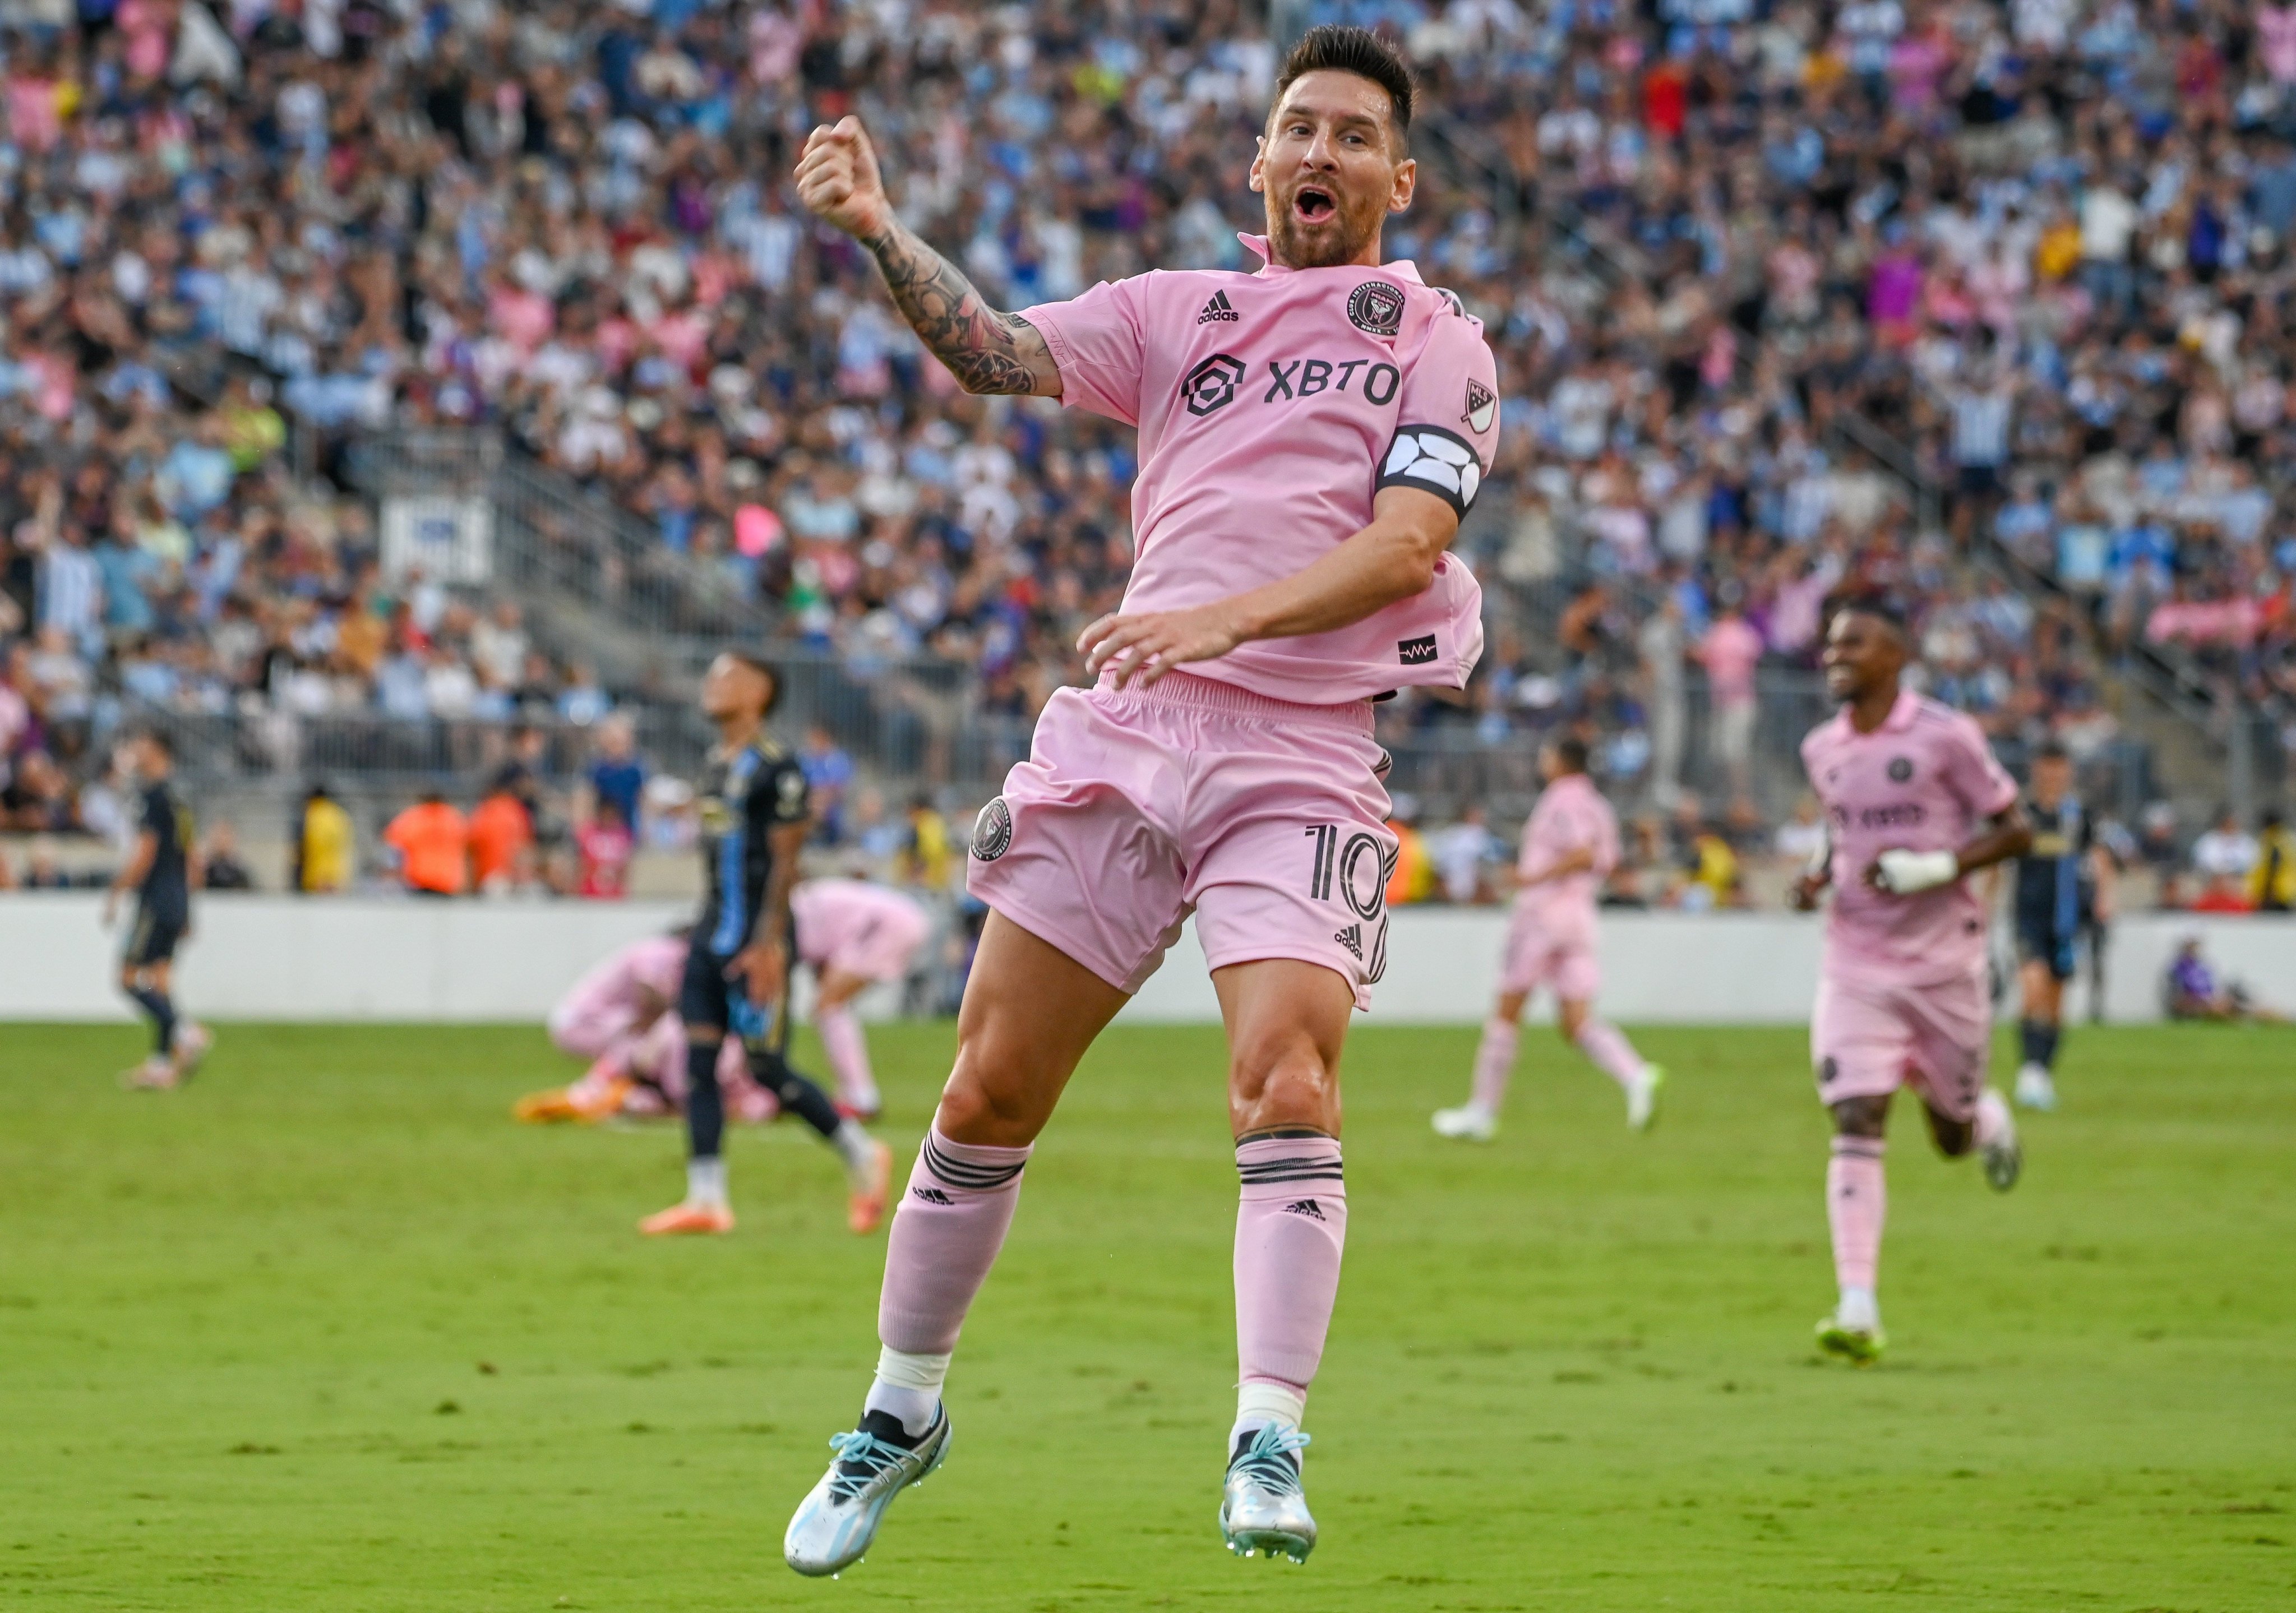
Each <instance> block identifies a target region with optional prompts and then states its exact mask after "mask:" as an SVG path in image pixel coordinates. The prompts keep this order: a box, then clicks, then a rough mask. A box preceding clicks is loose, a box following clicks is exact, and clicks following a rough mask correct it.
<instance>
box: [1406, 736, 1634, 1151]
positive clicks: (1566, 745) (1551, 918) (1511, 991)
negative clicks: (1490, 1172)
mask: <svg viewBox="0 0 2296 1613" xmlns="http://www.w3.org/2000/svg"><path fill="white" fill-rule="evenodd" d="M1538 770H1539V773H1540V774H1541V775H1542V776H1543V777H1544V778H1545V779H1546V789H1545V790H1542V791H1540V793H1539V797H1538V805H1537V806H1534V807H1533V808H1532V809H1531V814H1530V819H1529V822H1528V823H1524V824H1523V826H1522V854H1521V856H1520V857H1518V858H1517V859H1516V862H1515V878H1516V880H1518V882H1519V883H1520V885H1521V890H1520V892H1519V893H1518V894H1517V896H1516V897H1515V899H1514V914H1513V919H1512V921H1510V922H1509V923H1508V925H1507V938H1506V954H1505V958H1504V960H1503V961H1502V962H1501V963H1500V966H1499V998H1498V1003H1497V1005H1496V1007H1495V1008H1494V1009H1493V1010H1492V1012H1491V1017H1490V1018H1489V1019H1488V1020H1486V1021H1485V1022H1484V1024H1483V1037H1482V1041H1481V1042H1480V1044H1478V1045H1477V1046H1476V1048H1475V1076H1474V1088H1473V1093H1472V1096H1470V1097H1469V1098H1468V1100H1467V1101H1466V1102H1464V1104H1462V1105H1460V1106H1459V1107H1458V1108H1457V1109H1438V1110H1437V1111H1436V1112H1435V1129H1436V1131H1437V1132H1438V1133H1439V1134H1441V1135H1443V1136H1446V1137H1457V1138H1461V1139H1464V1140H1465V1141H1468V1142H1489V1141H1491V1140H1492V1139H1493V1138H1494V1137H1496V1136H1497V1135H1498V1131H1499V1105H1500V1104H1501V1103H1502V1102H1503V1101H1505V1098H1506V1089H1507V1077H1508V1076H1509V1074H1510V1073H1511V1072H1512V1071H1513V1069H1514V1054H1515V1043H1516V1038H1517V1037H1518V1036H1519V1035H1520V1034H1521V1020H1522V1011H1523V1005H1524V1004H1525V1003H1528V1002H1529V1000H1530V994H1531V993H1533V992H1535V991H1537V990H1538V988H1539V987H1541V986H1547V987H1553V988H1554V996H1555V1001H1556V1011H1555V1019H1556V1028H1558V1029H1559V1030H1561V1031H1562V1038H1563V1040H1564V1041H1566V1042H1569V1043H1570V1044H1571V1045H1572V1046H1574V1047H1576V1048H1578V1049H1579V1052H1583V1053H1585V1054H1586V1055H1587V1057H1588V1058H1589V1059H1591V1060H1594V1062H1595V1068H1596V1069H1600V1070H1601V1071H1602V1072H1603V1074H1604V1075H1606V1076H1608V1077H1611V1079H1612V1080H1613V1081H1616V1082H1617V1083H1618V1084H1619V1087H1620V1091H1622V1092H1623V1093H1625V1094H1626V1099H1627V1124H1628V1125H1629V1126H1633V1127H1634V1128H1635V1129H1636V1131H1643V1130H1645V1129H1647V1128H1648V1126H1650V1123H1651V1122H1652V1120H1653V1119H1655V1118H1657V1115H1658V1093H1659V1088H1660V1087H1661V1085H1663V1084H1664V1083H1665V1080H1666V1072H1665V1071H1664V1070H1662V1069H1660V1068H1659V1067H1658V1066H1657V1065H1655V1064H1652V1063H1651V1062H1650V1061H1649V1060H1646V1059H1644V1057H1643V1056H1642V1055H1641V1054H1640V1053H1638V1052H1636V1051H1635V1047H1634V1044H1633V1043H1631V1042H1629V1041H1628V1040H1627V1038H1626V1036H1625V1034H1624V1033H1623V1032H1621V1031H1620V1029H1619V1028H1618V1027H1617V1026H1615V1025H1612V1024H1611V1023H1609V1022H1608V1021H1607V1020H1604V1019H1597V1018H1596V1017H1595V993H1596V992H1598V991H1600V990H1601V989H1602V981H1603V969H1602V963H1601V962H1600V961H1599V960H1598V959H1597V958H1596V956H1595V896H1596V894H1597V893H1598V892H1599V891H1600V890H1601V889H1602V888H1603V877H1604V876H1605V875H1607V874H1608V873H1609V872H1611V869H1613V868H1615V867H1617V866H1618V864H1619V819H1618V815H1617V814H1616V813H1614V812H1612V811H1611V804H1610V802H1608V801H1606V800H1604V799H1603V792H1602V791H1601V790H1598V789H1596V788H1595V781H1594V780H1593V779H1591V778H1589V777H1587V745H1586V741H1583V740H1579V739H1576V738H1573V737H1571V736H1570V735H1565V736H1563V737H1562V738H1561V739H1557V740H1553V741H1548V742H1547V743H1546V745H1544V746H1542V747H1541V748H1540V749H1539V753H1538Z"/></svg>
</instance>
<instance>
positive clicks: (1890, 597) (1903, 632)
mask: <svg viewBox="0 0 2296 1613" xmlns="http://www.w3.org/2000/svg"><path fill="white" fill-rule="evenodd" d="M1845 610H1854V611H1856V612H1857V614H1858V615H1860V616H1871V617H1875V618H1879V619H1880V620H1882V621H1885V622H1887V623H1889V624H1890V626H1892V627H1895V628H1896V629H1897V630H1898V635H1899V636H1901V637H1903V636H1909V635H1911V633H1912V631H1913V629H1912V626H1911V625H1910V624H1909V623H1908V621H1907V617H1906V607H1905V604H1904V602H1902V601H1900V600H1899V599H1898V597H1897V596H1896V595H1895V594H1888V593H1885V592H1883V591H1882V589H1880V588H1851V589H1848V590H1845V591H1844V592H1842V593H1840V594H1834V595H1833V597H1831V598H1830V599H1828V600H1827V601H1826V602H1825V624H1826V626H1827V627H1828V628H1831V627H1832V626H1833V618H1835V617H1837V616H1840V615H1841V613H1842V612H1843V611H1845Z"/></svg>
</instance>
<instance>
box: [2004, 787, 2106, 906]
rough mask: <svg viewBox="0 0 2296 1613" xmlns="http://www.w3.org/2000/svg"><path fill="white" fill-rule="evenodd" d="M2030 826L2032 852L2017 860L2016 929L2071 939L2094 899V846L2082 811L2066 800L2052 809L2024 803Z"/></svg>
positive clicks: (2080, 807) (2094, 839) (2083, 809)
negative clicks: (2091, 863) (2091, 857)
mask: <svg viewBox="0 0 2296 1613" xmlns="http://www.w3.org/2000/svg"><path fill="white" fill-rule="evenodd" d="M2025 813H2026V815H2027V816H2028V817H2029V818H2030V820H2031V821H2032V824H2033V844H2032V847H2031V849H2030V850H2029V851H2027V852H2026V853H2025V855H2024V856H2021V857H2019V858H2018V859H2017V922H2018V924H2019V926H2020V927H2021V928H2023V929H2032V930H2039V931H2046V932H2051V933H2054V934H2057V935H2066V936H2069V935H2071V933H2072V932H2073V931H2074V930H2076V929H2079V928H2080V926H2081V923H2082V921H2084V920H2085V919H2086V918H2087V916H2088V914H2089V912H2090V909H2091V905H2092V904H2093V903H2094V901H2095V887H2094V885H2093V883H2092V881H2091V880H2090V879H2089V868H2088V854H2089V848H2090V847H2092V846H2094V845H2095V843H2096V837H2095V827H2094V825H2093V824H2092V823H2090V821H2089V815H2088V812H2087V809H2086V808H2085V807H2083V806H2081V804H2080V803H2079V801H2077V800H2075V799H2073V798H2071V796H2067V797H2066V798H2064V799H2063V800H2062V801H2060V802H2058V803H2057V804H2056V806H2053V807H2051V806H2042V805H2041V804H2040V803H2039V802H2038V801H2032V800H2028V801H2027V802H2026V803H2025Z"/></svg>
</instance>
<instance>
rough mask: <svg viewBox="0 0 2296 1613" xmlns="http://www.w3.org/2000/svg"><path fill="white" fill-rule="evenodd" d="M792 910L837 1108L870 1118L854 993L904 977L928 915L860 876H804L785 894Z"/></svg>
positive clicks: (928, 927)
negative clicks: (834, 1081)
mask: <svg viewBox="0 0 2296 1613" xmlns="http://www.w3.org/2000/svg"><path fill="white" fill-rule="evenodd" d="M790 913H791V915H792V916H793V917H794V918H795V919H796V920H797V958H798V962H800V963H803V964H805V965H807V966H808V967H809V968H810V969H811V970H813V973H814V986H815V992H814V999H813V1028H814V1029H815V1030H816V1032H817V1033H819V1035H820V1036H821V1046H822V1051H823V1052H826V1053H827V1054H828V1055H829V1068H830V1069H832V1071H833V1072H835V1074H836V1077H837V1100H838V1107H839V1108H840V1109H843V1110H845V1112H846V1113H848V1114H849V1115H854V1116H857V1117H858V1118H861V1119H863V1120H873V1119H875V1118H877V1111H878V1110H879V1109H881V1108H882V1107H883V1102H882V1100H881V1099H880V1098H879V1096H878V1094H877V1079H876V1077H875V1075H874V1074H873V1072H872V1071H871V1070H870V1069H869V1044H868V1041H867V1039H866V1038H865V1037H864V1036H862V1034H861V1021H860V1020H859V1019H857V1018H856V1017H855V1015H854V1012H853V999H854V998H856V997H857V996H859V995H861V993H862V992H864V991H865V990H866V989H867V988H868V987H872V986H874V985H876V984H877V983H878V982H879V981H881V980H899V979H903V978H906V976H907V974H908V972H909V964H910V962H912V961H913V960H914V958H915V957H916V955H917V948H918V947H920V946H923V945H924V944H925V938H926V937H927V936H928V935H930V934H931V933H932V921H931V919H929V918H927V917H926V916H925V910H924V909H923V908H922V907H920V906H918V905H916V904H915V903H914V902H913V901H911V900H910V899H909V898H908V897H905V896H903V895H902V894H901V893H900V892H899V891H898V890H889V889H887V888H885V887H884V886H882V885H871V884H869V883H867V882H865V881H864V880H806V881H805V882H804V883H803V884H801V885H799V887H798V888H796V889H795V890H793V891H791V893H790Z"/></svg>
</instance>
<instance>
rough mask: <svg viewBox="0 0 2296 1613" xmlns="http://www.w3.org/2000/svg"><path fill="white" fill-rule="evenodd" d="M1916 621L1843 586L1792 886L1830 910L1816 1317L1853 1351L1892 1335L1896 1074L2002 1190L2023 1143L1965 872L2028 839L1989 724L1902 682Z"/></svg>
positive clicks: (1810, 903) (1943, 1148)
mask: <svg viewBox="0 0 2296 1613" xmlns="http://www.w3.org/2000/svg"><path fill="white" fill-rule="evenodd" d="M1908 653H1909V650H1908V639H1907V630H1906V622H1905V618H1904V617H1903V616H1902V615H1900V614H1899V613H1898V610H1897V607H1896V606H1895V605H1894V604H1893V603H1891V602H1890V601H1888V600H1886V599H1884V598H1882V597H1880V596H1876V595H1857V596H1855V597H1852V598H1850V599H1849V600H1847V601H1844V602H1840V603H1838V604H1837V605H1836V606H1835V608H1834V610H1833V618H1832V620H1831V622H1830V624H1829V625H1828V626H1827V629H1826V635H1825V692H1826V693H1827V694H1828V695H1830V696H1831V697H1832V698H1833V699H1834V700H1839V701H1841V711H1840V712H1839V713H1838V714H1836V715H1835V716H1833V717H1832V718H1830V719H1829V720H1827V721H1826V722H1824V723H1821V724H1819V725H1817V726H1816V728H1814V729H1812V730H1811V731H1810V733H1809V737H1808V738H1807V739H1805V740H1803V741H1802V742H1801V760H1802V766H1803V767H1805V768H1806V769H1808V773H1809V782H1810V787H1811V788H1812V789H1813V790H1816V792H1817V797H1818V799H1819V800H1821V801H1823V802H1824V803H1825V811H1826V818H1827V823H1828V827H1829V830H1830V833H1831V842H1832V843H1831V845H1830V846H1829V847H1828V848H1827V851H1826V854H1825V860H1824V862H1823V863H1822V864H1813V865H1812V866H1811V867H1810V869H1809V870H1808V872H1805V873H1804V874H1803V875H1802V876H1801V878H1800V880H1799V881H1798V882H1797V884H1796V885H1795V888H1794V899H1795V904H1796V905H1798V906H1800V907H1802V908H1804V909H1808V908H1811V907H1815V906H1816V905H1817V899H1818V895H1819V893H1820V892H1821V891H1823V890H1824V889H1825V887H1826V886H1827V885H1829V884H1831V885H1832V886H1833V911H1832V913H1829V914H1828V915H1827V920H1826V926H1825V954H1824V961H1823V962H1821V964H1820V965H1819V970H1818V979H1817V1007H1816V1011H1815V1013H1814V1014H1813V1015H1812V1017H1811V1019H1810V1027H1809V1043H1810V1060H1811V1062H1812V1064H1813V1065H1814V1066H1815V1067H1816V1072H1817V1095H1818V1098H1819V1101H1822V1102H1824V1103H1825V1105H1826V1106H1827V1107H1828V1108H1829V1109H1832V1110H1833V1131H1834V1137H1833V1162H1832V1163H1831V1164H1830V1165H1829V1166H1828V1167H1827V1168H1826V1173H1825V1208H1826V1215H1827V1217H1828V1219H1829V1220H1830V1221H1831V1223H1832V1224H1833V1269H1834V1274H1835V1276H1836V1278H1837V1279H1838V1280H1839V1281H1840V1286H1841V1298H1840V1300H1839V1303H1838V1304H1837V1305H1836V1306H1835V1307H1834V1312H1833V1314H1832V1315H1831V1316H1828V1317H1827V1318H1825V1320H1824V1321H1823V1322H1819V1323H1818V1324H1817V1339H1818V1343H1819V1345H1820V1346H1821V1347H1824V1348H1825V1349H1826V1350H1828V1351H1830V1352H1832V1353H1833V1354H1834V1355H1843V1356H1846V1357H1848V1358H1849V1360H1851V1361H1853V1362H1856V1363H1858V1364H1859V1365H1867V1364H1870V1363H1873V1362H1874V1361H1876V1360H1878V1359H1880V1357H1881V1354H1882V1346H1883V1343H1884V1339H1883V1336H1882V1314H1881V1309H1880V1306H1879V1305H1878V1304H1877V1302H1876V1301H1875V1298H1874V1273H1875V1269H1876V1266H1877V1265H1878V1264H1879V1262H1880V1258H1881V1252H1882V1211H1883V1208H1884V1206H1885V1203H1886V1200H1885V1197H1884V1193H1883V1188H1882V1133H1883V1128H1884V1126H1886V1124H1887V1122H1888V1120H1889V1116H1890V1098H1891V1097H1892V1096H1894V1095H1895V1094H1896V1093H1897V1091H1898V1088H1899V1087H1900V1086H1911V1087H1912V1088H1913V1089H1914V1091H1915V1093H1917V1094H1919V1096H1920V1098H1921V1100H1922V1104H1923V1109H1924V1111H1925V1112H1926V1114H1927V1115H1928V1117H1929V1123H1930V1134H1931V1136H1932V1137H1933V1138H1935V1139H1936V1141H1937V1145H1938V1148H1939V1151H1940V1152H1942V1153H1944V1154H1946V1155H1948V1157H1950V1158H1956V1159H1957V1158H1959V1157H1961V1156H1962V1155H1964V1154H1966V1153H1968V1152H1969V1151H1970V1150H1971V1149H1972V1147H1974V1148H1975V1149H1976V1150H1978V1151H1979V1152H1980V1154H1981V1155H1982V1156H1983V1157H1984V1161H1985V1179H1986V1180H1987V1181H1988V1182H1989V1183H1992V1184H1993V1186H1994V1187H1995V1188H1996V1189H1997V1190H1998V1191H2002V1192H2006V1191H2009V1189H2010V1188H2012V1187H2013V1186H2015V1185H2016V1182H2017V1173H2018V1170H2019V1168H2020V1166H2021V1155H2020V1153H2019V1151H2018V1146H2017V1128H2016V1125H2015V1122H2014V1121H2013V1120H2012V1119H2011V1118H2010V1114H2009V1105H2008V1104H2007V1103H2006V1102H2005V1101H2004V1100H2003V1099H2002V1096H2001V1094H2000V1093H1997V1092H1996V1091H1994V1090H1993V1089H1992V1088H1991V1087H1989V1086H1988V1085H1986V1084H1985V1063H1986V1052H1987V1043H1988V1039H1989V1036H1990V1035H1991V1033H1992V999H1991V993H1990V991H1989V982H1988V980H1987V977H1986V963H1985V935H1986V913H1985V904H1984V902H1983V901H1982V900H1981V899H1980V897H1979V896H1978V894H1977V892H1976V891H1974V890H1972V888H1970V886H1969V883H1968V880H1967V876H1968V875H1969V874H1972V873H1974V872H1976V871H1977V870H1979V869H1980V868H1989V867H1991V866H1992V865H1993V864H1996V863H1999V862H2001V861H2003V860H2004V859H2005V858H2008V857H2013V856H2018V855H2019V854H2020V853H2021V852H2022V851H2023V850H2024V849H2025V848H2026V847H2027V846H2029V845H2030V844H2031V842H2032V838H2033V835H2032V831H2031V829H2030V827H2028V825H2027V823H2026V821H2025V815H2024V813H2023V811H2022V810H2021V808H2020V807H2019V806H2018V805H2017V786H2016V785H2015V784H2014V783H2013V782H2011V781H2010V778H2009V775H2008V774H2005V773H2004V772H2003V771H2002V770H2001V765H2000V764H1999V763H1998V762H1997V761H1995V760H1994V759H1993V752H1992V750H1991V749H1990V748H1989V747H1988V746H1987V744H1986V742H1985V734H1984V733H1983V731H1982V730H1980V728H1979V727H1978V725H1976V724H1975V723H1974V722H1972V721H1971V720H1970V719H1969V718H1968V717H1967V716H1963V715H1962V714H1961V713H1960V712H1957V711H1955V710H1954V709H1953V708H1950V707H1948V706H1941V705H1939V703H1938V702H1937V701H1935V700H1929V699H1926V698H1924V697H1923V696H1922V695H1919V694H1916V693H1915V692H1913V691H1912V690H1910V689H1907V688H1905V687H1904V686H1903V684H1902V683H1901V681H1900V675H1901V674H1902V673H1903V672H1904V670H1905V666H1906V661H1907V656H1908Z"/></svg>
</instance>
